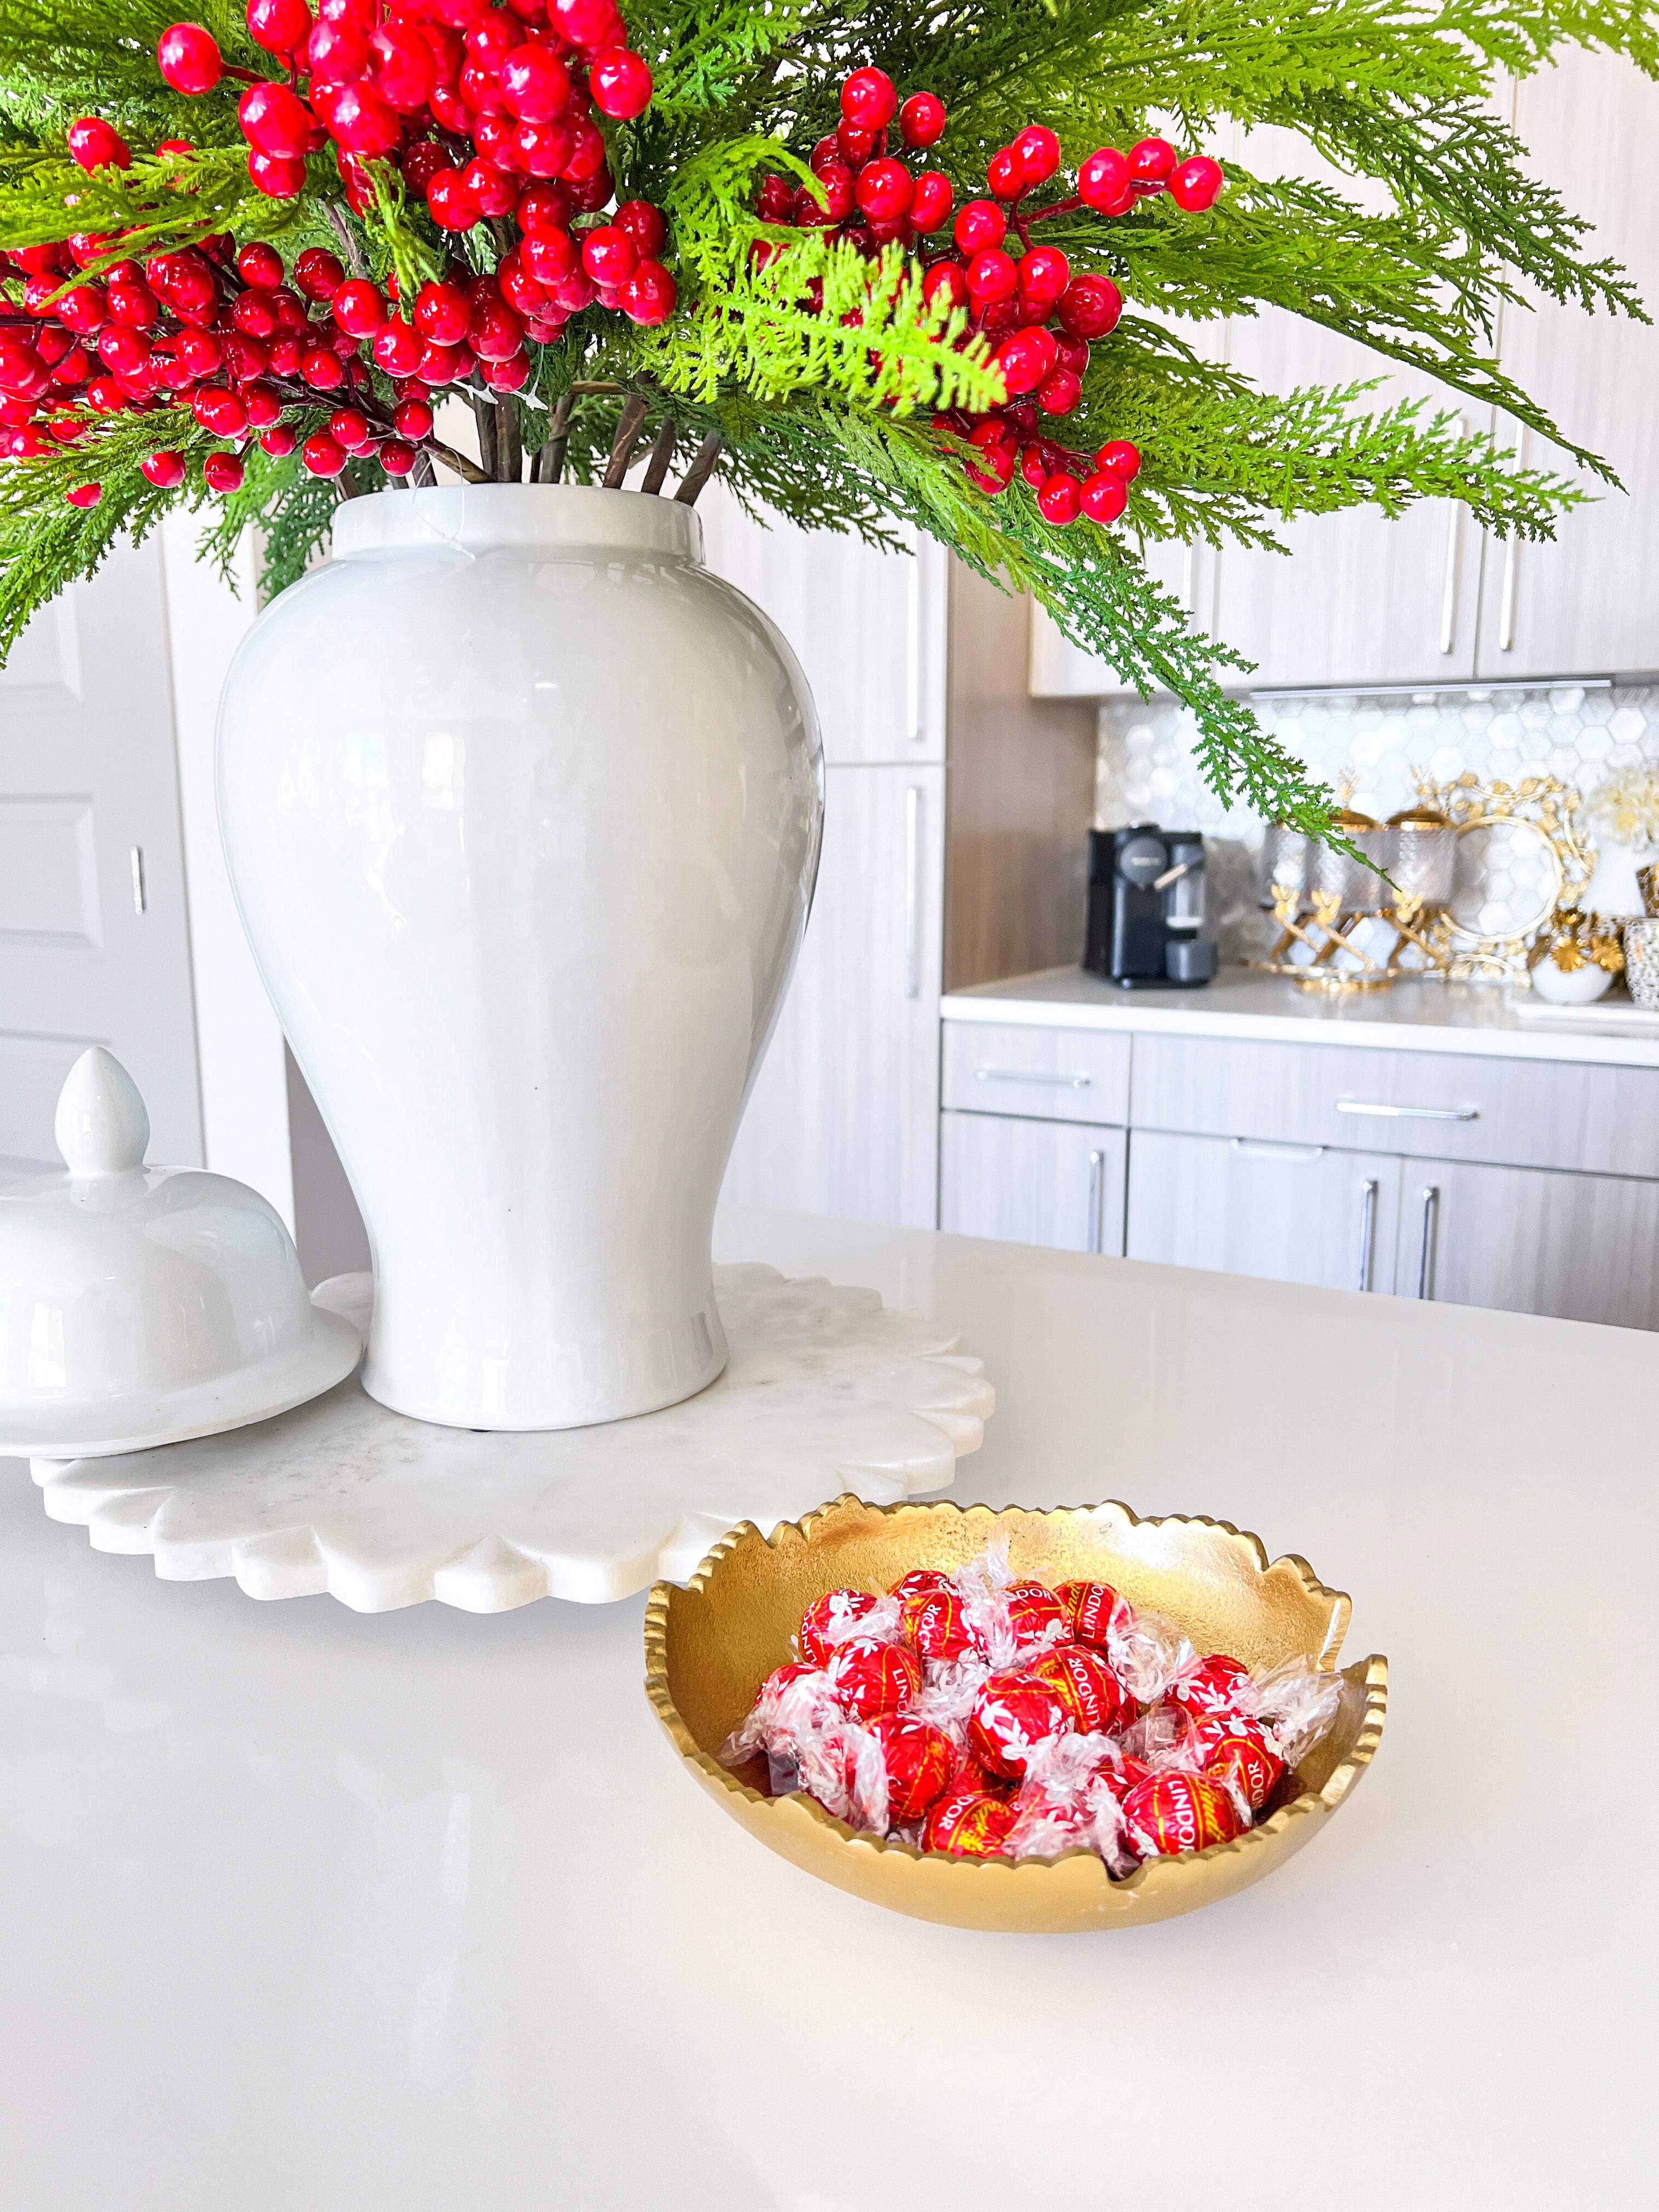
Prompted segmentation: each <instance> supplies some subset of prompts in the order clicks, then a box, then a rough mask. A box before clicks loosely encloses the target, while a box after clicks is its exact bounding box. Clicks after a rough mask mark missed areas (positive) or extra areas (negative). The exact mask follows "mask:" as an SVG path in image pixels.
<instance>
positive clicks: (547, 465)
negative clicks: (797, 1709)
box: [536, 392, 571, 483]
mask: <svg viewBox="0 0 1659 2212" xmlns="http://www.w3.org/2000/svg"><path fill="white" fill-rule="evenodd" d="M570 407H571V395H570V393H569V392H561V393H560V394H559V397H558V400H557V403H556V405H555V407H554V409H553V420H552V422H551V424H550V426H549V429H548V434H547V443H546V444H545V445H544V447H542V449H541V451H540V453H538V454H537V456H536V465H537V467H538V470H539V471H540V474H541V481H542V482H543V483H558V481H559V479H560V478H561V477H562V476H563V474H564V449H565V447H567V446H568V444H569V443H570Z"/></svg>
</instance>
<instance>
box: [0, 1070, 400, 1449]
mask: <svg viewBox="0 0 1659 2212" xmlns="http://www.w3.org/2000/svg"><path fill="white" fill-rule="evenodd" d="M55 1128H56V1134H57V1138H58V1147H59V1149H60V1151H61V1152H63V1155H64V1161H65V1163H66V1167H67V1172H66V1173H64V1174H62V1175H52V1176H40V1177H38V1178H37V1179H35V1180H34V1181H33V1182H24V1183H18V1184H14V1185H12V1186H11V1187H10V1188H8V1189H4V1190H0V1453H25V1454H27V1455H30V1456H31V1457H52V1458H57V1457H70V1456H76V1457H81V1456H93V1455H100V1454H103V1453H107V1452H117V1451H133V1450H138V1449H143V1448H145V1447H146V1446H149V1445H152V1444H160V1443H177V1442H179V1441H181V1440H183V1439H184V1438H185V1437H194V1436H210V1435H213V1434H215V1433H216V1431H220V1430H222V1429H229V1428H237V1427H240V1426H242V1425H245V1424H246V1423H247V1422H250V1421H256V1420H263V1419H267V1418H268V1417H269V1416H270V1415H271V1414H274V1413H281V1412H283V1411H286V1410H287V1408H289V1407H291V1406H297V1405H301V1404H303V1403H304V1402H305V1401H306V1400H307V1399H308V1398H312V1397H315V1396H316V1395H318V1394H319V1392H321V1391H323V1390H325V1389H330V1388H331V1387H332V1385H333V1384H335V1383H338V1382H340V1381H342V1380H343V1378H344V1377H345V1376H348V1375H349V1374H350V1373H351V1371H352V1370H353V1369H354V1368H355V1367H356V1364H357V1359H358V1357H359V1355H360V1352H361V1349H362V1340H361V1337H360V1335H359V1334H358V1332H357V1331H356V1329H355V1328H353V1327H352V1326H351V1324H350V1323H349V1322H348V1321H345V1320H344V1319H343V1318H342V1317H341V1316H339V1315H338V1314H336V1313H332V1312H328V1311H325V1310H321V1309H319V1307H317V1306H316V1305H314V1304H313V1303H312V1301H311V1299H310V1298H309V1297H307V1292H306V1287H305V1279H304V1278H303V1276H302V1275H301V1272H300V1262H299V1257H298V1255H297V1254H296V1253H295V1249H294V1243H293V1240H292V1238H291V1237H289V1233H288V1231H287V1228H286V1226H285V1225H284V1224H283V1220H282V1218H281V1217H280V1216H279V1215H278V1214H277V1212H276V1210H275V1208H274V1207H272V1206H270V1204H268V1202H267V1201H266V1200H264V1199H263V1198H261V1197H260V1195H259V1194H258V1192H257V1191H254V1190H251V1189H250V1188H248V1187H247V1185H246V1183H240V1182H234V1181H233V1180H232V1179H231V1178H230V1177H229V1176H218V1175H212V1174H209V1173H207V1172H205V1171H204V1170H200V1169H196V1168H167V1167H149V1168H147V1167H145V1166H144V1164H143V1155H144V1147H145V1146H146V1144H147V1143H148V1141H149V1115H148V1114H147V1113H146V1112H145V1109H144V1103H143V1099H142V1098H141V1097H140V1096H139V1093H138V1090H137V1085H135V1084H134V1083H133V1081H132V1079H131V1076H129V1075H128V1073H127V1072H126V1070H125V1068H124V1067H123V1066H121V1064H120V1062H119V1061H118V1060H116V1059H115V1058H114V1056H113V1055H112V1054H110V1053H108V1052H106V1051H105V1050H104V1048H102V1047H101V1046H99V1045H94V1046H92V1047H91V1048H88V1050H87V1051H86V1052H84V1053H83V1054H82V1055H81V1057H80V1059H79V1060H77V1061H76V1064H75V1066H74V1067H73V1068H71V1069H70V1073H69V1077H68V1079H67V1080H66V1081H65V1083H64V1089H63V1091H62V1094H61V1095H60V1097H59V1099H58V1114H57V1121H56V1124H55Z"/></svg>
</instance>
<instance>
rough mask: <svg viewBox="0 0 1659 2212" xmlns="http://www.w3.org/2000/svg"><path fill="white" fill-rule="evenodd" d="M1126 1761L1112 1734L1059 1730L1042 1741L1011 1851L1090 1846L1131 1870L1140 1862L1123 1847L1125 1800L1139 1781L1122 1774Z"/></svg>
mask: <svg viewBox="0 0 1659 2212" xmlns="http://www.w3.org/2000/svg"><path fill="white" fill-rule="evenodd" d="M1121 1764H1122V1759H1121V1753H1120V1752H1119V1750H1118V1747H1117V1745H1116V1744H1115V1742H1114V1741H1113V1740H1112V1738H1111V1737H1110V1736H1107V1735H1057V1736H1054V1737H1053V1738H1051V1739H1050V1741H1048V1742H1047V1743H1042V1744H1038V1745H1037V1747H1036V1749H1035V1750H1034V1751H1032V1753H1030V1757H1029V1758H1028V1759H1027V1761H1026V1766H1025V1779H1024V1782H1022V1783H1021V1784H1020V1787H1019V1795H1018V1796H1017V1797H1016V1799H1015V1800H1014V1826H1013V1828H1012V1831H1011V1832H1010V1834H1009V1838H1008V1850H1009V1855H1010V1857H1013V1858H1017V1859H1023V1858H1053V1857H1055V1856H1056V1855H1057V1854H1058V1853H1059V1852H1060V1851H1070V1850H1079V1849H1084V1850H1092V1851H1097V1852H1098V1853H1099V1854H1100V1856H1101V1857H1103V1859H1104V1860H1105V1861H1106V1863H1107V1865H1108V1866H1109V1868H1110V1869H1112V1870H1113V1872H1114V1873H1120V1874H1127V1872H1128V1871H1129V1870H1130V1869H1131V1868H1132V1867H1133V1864H1134V1862H1133V1858H1132V1857H1130V1856H1129V1854H1128V1852H1127V1850H1125V1849H1124V1848H1123V1843H1122V1834H1123V1814H1122V1812H1121V1807H1120V1803H1119V1799H1120V1797H1121V1796H1126V1795H1127V1791H1128V1789H1129V1788H1130V1787H1131V1786H1133V1785H1132V1784H1128V1783H1127V1782H1124V1781H1122V1780H1121V1778H1120V1769H1121Z"/></svg>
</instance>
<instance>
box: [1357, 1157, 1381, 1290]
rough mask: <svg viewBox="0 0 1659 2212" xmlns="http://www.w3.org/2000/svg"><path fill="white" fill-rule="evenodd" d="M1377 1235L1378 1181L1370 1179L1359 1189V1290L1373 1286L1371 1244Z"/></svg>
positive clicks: (1373, 1177) (1373, 1178)
mask: <svg viewBox="0 0 1659 2212" xmlns="http://www.w3.org/2000/svg"><path fill="white" fill-rule="evenodd" d="M1375 1237H1376V1178H1375V1176H1372V1177H1369V1178H1368V1179H1367V1180H1366V1181H1365V1182H1363V1183H1362V1184H1361V1185H1360V1187H1359V1280H1358V1283H1357V1284H1356V1285H1355V1288H1356V1289H1357V1290H1361V1291H1368V1290H1370V1286H1371V1244H1372V1242H1373V1240H1374V1238H1375Z"/></svg>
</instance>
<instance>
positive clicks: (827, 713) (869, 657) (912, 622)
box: [697, 483, 948, 765]
mask: <svg viewBox="0 0 1659 2212" xmlns="http://www.w3.org/2000/svg"><path fill="white" fill-rule="evenodd" d="M697 512H698V513H699V514H700V515H701V516H702V520H703V543H704V550H705V558H706V559H707V562H708V566H709V568H712V569H713V570H714V574H716V575H717V576H723V577H724V578H725V580H726V582H727V583H729V584H734V585H736V586H737V588H738V591H740V592H742V593H743V594H744V597H745V598H746V599H752V600H753V601H754V603H755V605H757V607H759V609H760V610H761V611H762V613H763V614H765V615H769V617H771V619H772V621H773V622H774V623H776V625H777V627H778V629H780V630H781V632H782V634H783V635H784V637H785V638H786V639H787V641H788V642H789V645H790V647H792V649H793V652H794V653H795V654H796V656H797V658H798V659H799V661H800V664H801V666H802V668H803V669H804V671H805V675H806V681H807V683H808V684H809V685H810V686H811V692H812V697H813V699H814V701H815V702H816V703H817V710H818V720H819V723H820V725H821V726H822V728H823V757H824V758H825V760H826V761H829V762H830V763H836V764H839V765H854V764H870V763H884V762H898V763H904V762H911V761H926V760H935V761H936V760H942V759H943V758H944V757H945V592H946V585H947V572H948V562H947V559H946V556H945V553H944V552H943V551H942V550H941V549H940V548H939V546H937V545H935V544H933V541H932V540H931V539H924V540H923V541H922V542H921V550H920V551H919V552H916V551H911V552H902V553H879V552H877V551H875V550H873V549H872V548H871V547H870V546H868V545H866V544H864V543H863V542H862V540H861V539H860V538H849V537H847V536H845V535H843V534H842V533H841V532H836V531H832V530H802V529H800V528H799V527H798V526H796V525H795V524H794V523H793V522H787V521H786V520H784V519H783V518H782V516H781V515H774V516H772V517H771V518H770V519H769V520H767V521H764V522H762V521H757V520H755V518H754V517H753V516H751V515H748V514H745V513H744V510H743V509H742V507H739V506H738V502H737V501H736V499H735V498H734V497H733V496H732V494H731V493H730V492H729V491H727V490H726V489H725V488H724V487H723V486H721V485H720V484H719V483H714V484H711V485H710V486H709V487H708V491H707V492H706V493H705V494H704V495H703V497H702V501H700V502H699V505H698V508H697Z"/></svg>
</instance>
